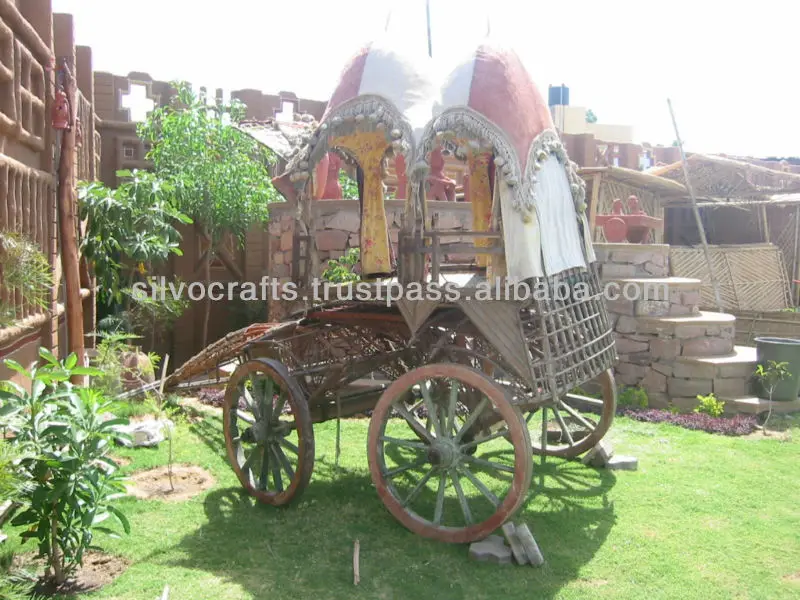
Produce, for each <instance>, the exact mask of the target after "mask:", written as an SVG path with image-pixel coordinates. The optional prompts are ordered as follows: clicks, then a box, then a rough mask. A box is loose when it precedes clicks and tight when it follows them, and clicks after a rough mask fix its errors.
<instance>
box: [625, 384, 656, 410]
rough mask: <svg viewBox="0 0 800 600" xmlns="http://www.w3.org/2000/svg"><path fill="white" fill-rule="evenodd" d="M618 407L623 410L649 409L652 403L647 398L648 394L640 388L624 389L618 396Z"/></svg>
mask: <svg viewBox="0 0 800 600" xmlns="http://www.w3.org/2000/svg"><path fill="white" fill-rule="evenodd" d="M617 406H620V407H622V408H626V407H635V408H647V407H648V406H650V401H649V399H648V398H647V392H646V391H645V390H644V389H642V388H641V387H639V386H636V387H630V386H629V387H624V388H622V389H621V390H620V392H619V394H618V395H617Z"/></svg>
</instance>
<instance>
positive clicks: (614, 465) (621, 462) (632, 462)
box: [606, 455, 639, 471]
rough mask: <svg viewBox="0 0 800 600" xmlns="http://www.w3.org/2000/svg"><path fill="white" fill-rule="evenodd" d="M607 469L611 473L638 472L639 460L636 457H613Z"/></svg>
mask: <svg viewBox="0 0 800 600" xmlns="http://www.w3.org/2000/svg"><path fill="white" fill-rule="evenodd" d="M606 469H609V470H611V471H636V470H638V469H639V459H638V458H636V457H634V456H620V455H618V456H612V457H611V460H609V461H608V464H607V465H606Z"/></svg>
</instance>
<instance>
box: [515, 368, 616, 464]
mask: <svg viewBox="0 0 800 600" xmlns="http://www.w3.org/2000/svg"><path fill="white" fill-rule="evenodd" d="M592 383H595V384H597V385H598V386H599V388H600V390H601V393H602V396H603V398H602V399H598V398H591V397H589V396H584V395H577V394H566V395H564V396H562V397H560V398H557V399H556V400H554V401H553V402H548V403H547V404H545V405H543V406H541V407H539V408H537V409H535V410H532V411H530V412H526V413H525V421H526V422H527V424H528V429H529V430H530V437H531V443H532V447H533V452H534V454H537V455H542V454H545V455H547V456H558V457H561V458H575V457H576V456H579V455H581V454H583V453H584V452H587V451H589V450H591V449H592V448H593V447H594V445H595V444H597V442H599V441H600V440H602V439H603V436H605V434H606V433H607V432H608V429H609V427H611V423H612V422H613V421H614V414H615V413H616V411H617V388H616V386H615V384H614V374H613V371H612V370H611V369H609V370H607V371H603V372H602V373H601V374H600V375H599V376H598V377H597V378H596V379H595V380H593V382H592Z"/></svg>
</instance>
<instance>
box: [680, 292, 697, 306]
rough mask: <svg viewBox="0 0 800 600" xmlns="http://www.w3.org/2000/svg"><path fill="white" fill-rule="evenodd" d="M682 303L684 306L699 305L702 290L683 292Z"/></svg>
mask: <svg viewBox="0 0 800 600" xmlns="http://www.w3.org/2000/svg"><path fill="white" fill-rule="evenodd" d="M681 304H683V305H684V306H697V305H698V304H700V292H696V291H691V292H681Z"/></svg>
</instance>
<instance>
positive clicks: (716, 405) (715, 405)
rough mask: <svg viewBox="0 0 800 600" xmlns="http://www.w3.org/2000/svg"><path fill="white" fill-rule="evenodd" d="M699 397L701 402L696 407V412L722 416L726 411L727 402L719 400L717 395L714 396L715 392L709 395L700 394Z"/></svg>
mask: <svg viewBox="0 0 800 600" xmlns="http://www.w3.org/2000/svg"><path fill="white" fill-rule="evenodd" d="M697 399H698V400H699V401H700V404H699V405H697V406H696V407H695V409H694V412H696V413H703V414H706V415H710V416H712V417H721V416H722V413H723V412H725V402H723V401H722V400H717V397H716V396H714V394H713V393H712V394H709V395H708V396H701V395H698V396H697Z"/></svg>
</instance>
